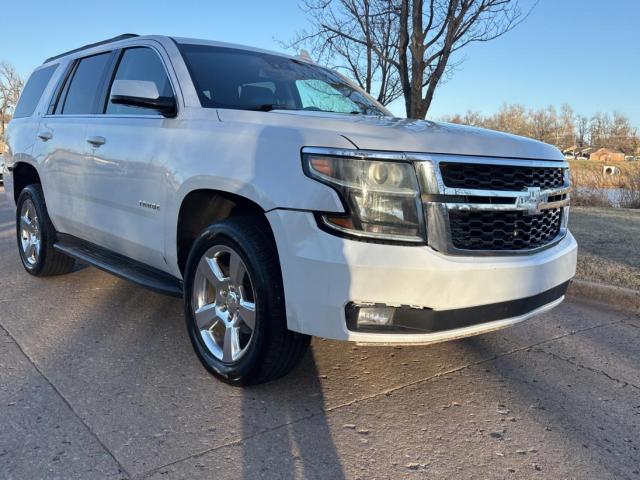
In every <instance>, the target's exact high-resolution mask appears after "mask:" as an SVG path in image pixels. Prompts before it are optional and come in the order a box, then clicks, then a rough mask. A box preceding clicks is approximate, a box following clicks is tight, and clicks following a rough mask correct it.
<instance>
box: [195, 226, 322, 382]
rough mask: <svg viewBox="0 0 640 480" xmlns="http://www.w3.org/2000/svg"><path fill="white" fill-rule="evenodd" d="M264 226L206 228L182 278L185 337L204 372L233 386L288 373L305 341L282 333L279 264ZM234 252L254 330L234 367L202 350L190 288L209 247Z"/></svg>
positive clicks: (284, 326) (283, 314)
mask: <svg viewBox="0 0 640 480" xmlns="http://www.w3.org/2000/svg"><path fill="white" fill-rule="evenodd" d="M267 228H268V226H266V225H265V221H264V220H263V219H260V218H256V217H235V218H229V219H226V220H223V221H221V222H219V223H216V224H213V225H211V226H209V227H208V228H206V229H205V230H204V231H203V232H202V233H201V234H200V236H199V237H198V238H197V239H196V241H195V242H194V244H193V247H192V248H191V252H190V254H189V258H188V260H187V265H186V273H185V289H184V292H185V294H184V302H185V317H186V322H187V330H188V332H189V338H190V339H191V343H192V344H193V347H194V349H195V351H196V354H197V355H198V358H199V359H200V361H201V362H202V364H203V365H204V367H205V368H206V369H207V370H208V371H209V372H211V373H213V374H214V375H215V376H217V377H218V378H220V379H222V380H223V381H225V382H227V383H230V384H232V385H253V384H260V383H265V382H269V381H272V380H275V379H277V378H280V377H282V376H284V375H286V374H287V373H289V372H290V371H291V370H292V369H293V368H294V367H295V366H296V365H297V364H298V362H299V361H300V360H301V358H302V357H303V355H304V353H305V352H306V350H307V347H308V346H309V341H310V337H309V336H308V335H302V334H300V333H296V332H292V331H290V330H289V329H287V318H286V311H285V302H284V289H283V286H282V274H281V271H280V262H279V260H278V254H277V250H276V246H275V244H274V241H273V239H272V237H271V235H270V233H269V232H268V230H267ZM216 246H223V247H225V248H231V249H233V251H235V252H237V253H238V254H239V256H240V258H241V259H242V261H243V263H244V264H245V266H246V268H247V271H248V273H249V275H250V277H251V281H252V283H253V289H254V291H255V312H256V315H255V328H254V330H253V335H252V337H251V340H250V341H249V343H248V346H247V347H246V348H247V350H246V352H245V353H244V354H243V355H242V356H241V358H239V359H238V360H237V361H235V362H222V360H220V359H218V358H217V357H216V356H215V355H213V354H212V353H211V351H210V350H209V349H208V348H207V347H206V345H205V343H204V341H203V339H202V336H201V334H200V332H199V330H198V327H197V325H196V321H195V315H194V308H193V301H192V298H193V291H194V290H193V289H194V279H195V276H196V270H197V267H198V264H199V263H200V260H201V258H202V257H203V255H205V253H206V252H207V251H208V250H209V249H211V248H212V247H216Z"/></svg>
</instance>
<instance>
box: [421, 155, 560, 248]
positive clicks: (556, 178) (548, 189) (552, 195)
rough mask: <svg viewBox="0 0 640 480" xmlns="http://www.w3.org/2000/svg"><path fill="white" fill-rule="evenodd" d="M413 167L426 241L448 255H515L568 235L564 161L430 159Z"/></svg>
mask: <svg viewBox="0 0 640 480" xmlns="http://www.w3.org/2000/svg"><path fill="white" fill-rule="evenodd" d="M428 160H429V161H423V162H419V163H417V168H418V172H419V174H420V176H421V184H422V189H423V192H424V193H423V196H422V198H423V204H424V208H425V215H426V225H427V241H428V243H429V245H430V246H431V247H432V248H434V249H435V250H438V251H440V252H442V253H446V254H452V255H480V254H482V255H515V254H520V253H529V252H532V251H535V250H537V249H540V248H545V247H547V246H549V245H552V244H554V243H556V242H557V241H559V240H560V239H562V238H563V237H564V235H565V234H566V226H567V218H568V217H567V216H568V212H569V207H568V204H569V190H570V188H569V176H568V165H567V164H566V162H562V161H544V160H521V159H504V158H486V157H457V156H453V155H430V156H429V159H428Z"/></svg>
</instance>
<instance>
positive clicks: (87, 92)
mask: <svg viewBox="0 0 640 480" xmlns="http://www.w3.org/2000/svg"><path fill="white" fill-rule="evenodd" d="M110 58H111V52H108V53H101V54H100V55H94V56H92V57H87V58H83V59H82V60H80V63H79V64H78V66H77V67H76V71H75V72H74V74H73V77H72V78H71V84H70V85H69V90H68V92H67V96H66V98H65V101H64V106H63V107H62V113H63V114H83V113H95V111H96V98H97V95H98V93H99V90H100V84H101V83H102V81H103V78H104V73H105V70H106V67H107V66H108V64H109V59H110Z"/></svg>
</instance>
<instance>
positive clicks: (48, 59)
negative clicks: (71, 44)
mask: <svg viewBox="0 0 640 480" xmlns="http://www.w3.org/2000/svg"><path fill="white" fill-rule="evenodd" d="M138 36H139V35H138V34H135V33H123V34H122V35H118V36H115V37H113V38H107V39H106V40H102V41H101V42H96V43H90V44H88V45H85V46H83V47H80V48H74V49H73V50H69V51H68V52H64V53H61V54H60V55H55V56H53V57H49V58H47V59H46V60H45V61H44V63H49V62H50V61H52V60H56V59H58V58H62V57H64V56H66V55H70V54H72V53H76V52H81V51H82V50H87V49H89V48H92V47H97V46H98V45H104V44H106V43H111V42H117V41H119V40H126V39H127V38H134V37H138Z"/></svg>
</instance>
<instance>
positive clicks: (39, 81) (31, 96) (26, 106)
mask: <svg viewBox="0 0 640 480" xmlns="http://www.w3.org/2000/svg"><path fill="white" fill-rule="evenodd" d="M56 68H58V65H52V66H50V67H46V68H41V69H40V70H36V71H35V72H33V74H31V77H29V81H27V84H26V85H25V87H24V90H23V91H22V95H20V100H19V101H18V105H17V106H16V110H15V112H13V118H21V117H30V116H31V115H33V112H34V111H35V110H36V107H37V106H38V102H39V101H40V97H41V96H42V92H44V89H45V88H47V85H48V84H49V80H51V75H53V72H55V71H56Z"/></svg>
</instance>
